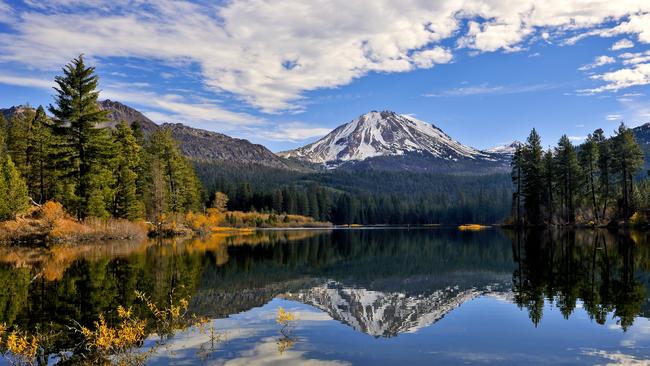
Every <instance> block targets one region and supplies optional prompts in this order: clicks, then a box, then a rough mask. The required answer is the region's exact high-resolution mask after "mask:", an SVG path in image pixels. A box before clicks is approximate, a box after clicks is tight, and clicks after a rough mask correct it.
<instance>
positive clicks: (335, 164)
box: [278, 111, 507, 171]
mask: <svg viewBox="0 0 650 366" xmlns="http://www.w3.org/2000/svg"><path fill="white" fill-rule="evenodd" d="M278 155H280V156H282V157H284V158H288V159H296V160H301V161H307V162H311V163H317V164H323V165H325V166H327V167H328V168H339V167H343V168H353V169H378V170H410V171H461V170H467V169H474V170H476V169H478V170H484V168H487V170H493V169H501V168H504V167H505V166H506V165H507V164H505V163H506V158H505V157H504V156H503V154H500V153H496V154H495V153H490V152H484V151H480V150H478V149H475V148H473V147H470V146H466V145H463V144H461V143H460V142H458V141H456V140H454V139H452V138H451V137H450V136H449V135H447V134H446V133H445V132H443V131H442V130H441V129H439V128H438V127H436V126H434V125H431V124H428V123H426V122H423V121H420V120H418V119H415V118H413V117H411V116H407V115H400V114H397V113H395V112H391V111H382V112H377V111H372V112H369V113H366V114H364V115H362V116H360V117H358V118H356V119H354V120H352V121H350V122H348V123H346V124H344V125H341V126H339V127H337V128H336V129H334V130H333V131H332V132H330V133H329V134H327V135H326V136H325V137H323V138H322V139H320V140H318V141H316V142H314V143H311V144H309V145H306V146H304V147H301V148H298V149H295V150H291V151H284V152H281V153H278Z"/></svg>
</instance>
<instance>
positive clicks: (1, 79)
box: [0, 74, 54, 90]
mask: <svg viewBox="0 0 650 366" xmlns="http://www.w3.org/2000/svg"><path fill="white" fill-rule="evenodd" d="M0 84H5V85H15V86H26V87H32V88H41V89H50V90H51V88H52V87H53V86H54V82H53V81H52V80H46V79H39V78H33V77H28V76H18V75H10V74H0Z"/></svg>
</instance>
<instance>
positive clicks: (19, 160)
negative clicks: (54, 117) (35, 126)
mask: <svg viewBox="0 0 650 366" xmlns="http://www.w3.org/2000/svg"><path fill="white" fill-rule="evenodd" d="M33 120H34V111H33V110H32V109H31V108H23V109H22V110H20V111H19V112H17V113H15V114H14V115H13V116H12V117H11V119H10V120H9V130H8V131H7V151H8V152H9V155H11V160H12V161H13V163H14V165H15V166H16V169H18V171H19V172H20V174H21V176H23V177H26V176H27V175H28V174H29V170H30V167H29V166H30V163H31V161H30V160H31V159H30V152H31V147H30V145H29V137H30V133H31V129H32V121H33Z"/></svg>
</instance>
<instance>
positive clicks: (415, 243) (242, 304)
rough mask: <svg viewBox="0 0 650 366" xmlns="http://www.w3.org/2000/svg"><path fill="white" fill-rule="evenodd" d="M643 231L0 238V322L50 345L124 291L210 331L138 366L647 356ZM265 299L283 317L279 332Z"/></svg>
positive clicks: (132, 300)
mask: <svg viewBox="0 0 650 366" xmlns="http://www.w3.org/2000/svg"><path fill="white" fill-rule="evenodd" d="M648 239H649V238H648V235H647V234H646V233H613V232H608V231H604V230H578V231H557V232H527V233H516V232H509V231H502V230H499V229H488V230H484V231H479V232H461V231H458V230H456V229H443V228H432V229H410V230H409V229H359V230H333V231H314V230H295V231H264V232H257V233H251V234H246V235H227V234H216V235H213V236H211V237H208V238H204V239H192V240H187V241H170V242H152V241H147V242H141V243H113V244H110V245H104V246H93V245H88V246H80V247H61V248H53V249H52V250H44V249H43V250H29V249H16V248H13V249H8V248H3V249H1V250H0V288H4V290H3V291H2V292H1V293H0V323H7V324H8V325H12V324H14V325H19V326H20V327H21V329H41V330H42V329H48V330H51V331H56V332H58V333H57V337H56V340H53V341H52V342H51V344H50V345H48V353H51V354H52V355H54V354H56V353H57V352H59V351H61V350H66V349H68V348H69V347H70V346H71V344H74V342H75V335H74V334H68V333H66V331H65V330H66V329H67V327H68V326H70V325H71V324H72V323H73V321H78V322H80V323H81V324H92V322H93V321H95V320H96V319H97V316H98V314H100V313H110V312H111V311H114V310H115V309H116V308H117V306H118V305H132V306H134V308H135V309H136V310H137V308H138V307H139V306H142V304H139V301H138V300H137V299H136V297H135V290H139V291H142V292H145V293H147V294H148V295H149V296H151V298H152V299H153V300H154V301H157V302H164V301H166V300H165V299H168V298H169V296H170V294H172V293H173V294H174V295H178V296H185V297H189V298H191V301H190V311H191V312H192V313H196V314H199V315H202V316H207V317H209V318H210V319H212V320H211V321H210V324H209V326H210V327H211V328H213V329H215V330H216V332H217V334H218V339H217V341H216V342H212V339H211V336H210V335H209V334H208V333H207V332H205V330H203V331H201V330H199V329H190V330H187V331H184V332H181V333H178V334H176V335H175V336H174V337H173V338H172V339H171V340H169V342H168V343H167V344H166V347H165V348H164V349H163V350H159V351H158V352H157V353H156V354H155V355H154V356H153V357H152V358H151V359H150V360H149V364H152V365H190V364H197V363H205V364H214V365H251V364H282V365H287V364H289V365H291V364H296V365H302V364H308V365H339V364H341V365H343V364H353V365H394V364H404V365H420V364H422V365H424V364H452V365H453V364H499V365H520V364H549V365H558V364H567V365H568V364H577V365H582V364H587V365H592V364H626V365H650V361H648V360H649V359H650V321H649V320H648V317H650V302H649V301H648V297H649V296H650V276H649V275H650V240H648ZM281 307H282V308H283V309H286V310H289V311H291V312H293V313H294V314H296V315H297V316H298V320H297V321H295V322H292V325H291V326H290V327H289V328H288V329H287V330H285V331H284V332H281V331H280V328H281V327H280V325H279V324H277V323H276V315H277V312H278V309H279V308H281ZM148 344H150V342H147V343H146V344H145V346H144V347H145V348H146V347H147V346H148ZM55 360H56V358H55V357H54V356H52V357H51V358H50V363H53V362H55ZM0 363H1V361H0Z"/></svg>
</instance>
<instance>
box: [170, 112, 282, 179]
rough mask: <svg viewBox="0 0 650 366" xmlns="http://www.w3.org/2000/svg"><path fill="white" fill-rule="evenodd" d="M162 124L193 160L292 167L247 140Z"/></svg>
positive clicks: (176, 124)
mask: <svg viewBox="0 0 650 366" xmlns="http://www.w3.org/2000/svg"><path fill="white" fill-rule="evenodd" d="M161 127H163V128H168V129H170V130H171V131H172V136H173V137H174V139H176V141H178V143H179V145H180V147H181V150H182V151H183V154H184V155H185V156H188V157H190V158H191V159H194V160H199V161H206V160H221V161H231V162H237V163H251V164H259V165H263V166H267V167H273V168H283V169H292V168H293V165H292V164H291V163H290V162H288V161H285V160H284V159H282V158H280V157H278V156H277V155H275V154H274V153H273V152H271V150H269V149H267V148H266V147H264V146H262V145H259V144H253V143H251V142H249V141H248V140H243V139H236V138H233V137H230V136H226V135H224V134H221V133H217V132H212V131H206V130H201V129H198V128H192V127H189V126H186V125H183V124H181V123H165V124H162V125H161Z"/></svg>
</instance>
